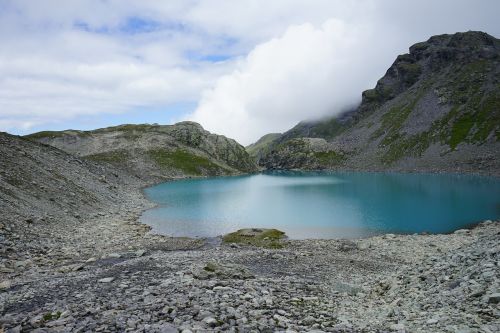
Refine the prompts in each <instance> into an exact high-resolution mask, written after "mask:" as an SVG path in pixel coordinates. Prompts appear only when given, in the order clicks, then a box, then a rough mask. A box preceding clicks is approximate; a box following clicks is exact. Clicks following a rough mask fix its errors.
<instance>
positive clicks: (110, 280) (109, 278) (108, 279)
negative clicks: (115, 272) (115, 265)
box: [98, 277, 115, 283]
mask: <svg viewBox="0 0 500 333" xmlns="http://www.w3.org/2000/svg"><path fill="white" fill-rule="evenodd" d="M114 280H115V278H114V277H107V278H103V279H100V280H98V282H101V283H110V282H113V281H114Z"/></svg>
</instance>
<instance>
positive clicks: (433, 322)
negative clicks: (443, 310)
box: [426, 318, 439, 325]
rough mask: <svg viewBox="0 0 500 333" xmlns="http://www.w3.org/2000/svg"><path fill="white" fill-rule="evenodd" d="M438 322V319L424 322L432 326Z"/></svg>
mask: <svg viewBox="0 0 500 333" xmlns="http://www.w3.org/2000/svg"><path fill="white" fill-rule="evenodd" d="M438 322H439V319H437V318H431V319H429V320H427V321H426V323H427V325H434V324H437V323H438Z"/></svg>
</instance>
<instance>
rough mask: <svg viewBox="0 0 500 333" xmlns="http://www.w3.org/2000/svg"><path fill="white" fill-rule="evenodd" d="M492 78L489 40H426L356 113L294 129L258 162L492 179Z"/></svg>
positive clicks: (497, 102) (497, 92)
mask: <svg viewBox="0 0 500 333" xmlns="http://www.w3.org/2000/svg"><path fill="white" fill-rule="evenodd" d="M499 77H500V40H498V39H497V38H494V37H492V36H490V35H488V34H486V33H483V32H465V33H456V34H453V35H439V36H434V37H431V38H430V39H429V40H428V41H426V42H422V43H418V44H415V45H413V46H411V47H410V53H408V54H403V55H400V56H398V57H397V59H396V61H395V62H394V63H393V64H392V66H391V67H390V68H389V69H388V70H387V73H386V74H385V75H384V77H382V78H381V79H380V80H379V81H378V82H377V85H376V87H375V88H374V89H371V90H367V91H365V92H363V94H362V102H361V104H360V105H359V107H357V108H356V109H354V110H350V111H348V112H344V113H343V114H342V115H341V116H337V117H334V118H330V119H327V120H322V121H316V122H302V123H300V124H298V125H297V126H296V127H295V128H293V129H291V130H290V131H288V132H286V133H284V134H283V135H282V136H280V137H278V138H275V139H274V140H273V141H272V142H271V143H269V144H268V147H267V148H266V150H267V151H268V153H267V154H266V155H265V156H263V157H261V158H260V160H259V163H260V164H261V166H263V167H266V168H269V169H290V168H302V169H351V170H353V169H354V170H356V169H364V170H404V171H454V172H477V173H487V174H497V175H498V174H500V142H499V139H500V80H499ZM304 138H316V139H318V138H319V139H324V141H322V140H316V143H317V144H316V143H314V142H312V141H311V140H310V139H304ZM325 141H326V143H327V144H326V145H325ZM299 145H302V146H303V149H299V147H298V146H299ZM318 152H320V154H319V155H318Z"/></svg>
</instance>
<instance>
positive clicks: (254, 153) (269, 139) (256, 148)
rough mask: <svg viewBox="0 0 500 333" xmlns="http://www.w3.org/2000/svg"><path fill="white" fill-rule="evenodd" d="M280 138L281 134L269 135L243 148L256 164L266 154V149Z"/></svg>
mask: <svg viewBox="0 0 500 333" xmlns="http://www.w3.org/2000/svg"><path fill="white" fill-rule="evenodd" d="M279 137H281V133H269V134H266V135H264V136H263V137H262V138H260V139H259V140H257V142H255V143H252V144H251V145H248V146H246V147H245V149H246V151H247V153H248V154H249V155H250V157H251V158H252V159H253V160H254V161H256V162H258V161H259V160H260V159H261V157H263V156H264V155H266V154H267V153H268V148H269V147H270V146H271V144H272V143H273V141H274V140H276V139H277V138H279Z"/></svg>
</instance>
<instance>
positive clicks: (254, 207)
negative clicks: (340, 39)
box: [140, 171, 500, 239]
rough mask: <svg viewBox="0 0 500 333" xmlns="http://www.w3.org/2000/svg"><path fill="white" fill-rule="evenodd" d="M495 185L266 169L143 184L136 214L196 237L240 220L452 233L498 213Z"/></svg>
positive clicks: (352, 234)
mask: <svg viewBox="0 0 500 333" xmlns="http://www.w3.org/2000/svg"><path fill="white" fill-rule="evenodd" d="M179 181H180V182H179ZM499 186H500V182H498V179H497V178H494V177H486V176H479V175H456V174H430V173H425V174H422V173H420V174H402V173H394V172H390V173H376V174H371V173H367V172H342V171H321V172H318V171H300V172H299V171H297V172H295V171H268V172H263V173H258V174H250V175H241V176H239V177H203V178H198V179H187V180H186V179H185V180H182V181H181V179H179V180H177V179H176V180H175V181H173V182H164V183H162V184H159V185H155V186H152V187H149V188H148V189H147V190H143V194H144V195H145V196H146V198H147V199H149V200H151V201H152V202H154V203H155V207H154V208H153V209H151V210H147V211H146V212H144V213H143V214H142V216H141V220H140V221H141V222H143V223H145V224H148V225H150V226H151V227H152V230H153V232H155V233H158V234H162V235H167V236H174V237H178V236H184V237H193V238H197V239H198V238H204V237H209V238H212V237H218V236H222V235H224V234H227V233H230V232H234V231H236V230H238V229H243V228H276V229H280V230H282V231H284V232H286V233H287V235H288V236H289V237H290V238H292V239H340V238H346V239H353V238H366V237H370V236H373V235H380V234H384V233H397V234H413V233H430V234H436V233H452V232H453V231H455V230H457V229H460V228H469V227H471V226H473V225H474V224H477V223H479V222H480V221H483V220H485V219H494V218H498V217H500V216H499V215H498V213H497V212H496V211H495V204H496V203H497V201H495V199H494V198H495V197H496V196H497V195H500V192H499V191H498V190H499V189H500V187H499ZM247 193H250V194H247ZM275 198H279V199H277V200H275ZM374 198H375V199H374ZM389 202H390V204H388V203H389ZM457 202H459V203H462V204H457ZM412 205H413V206H412ZM207 207H212V208H210V209H208V208H207ZM311 207H314V210H315V211H314V212H313V211H309V210H310V209H311ZM397 207H405V208H406V209H409V210H411V211H413V213H412V215H411V216H407V213H405V211H404V210H401V209H400V208H399V209H398V208H397ZM418 207H427V209H426V210H425V212H424V211H421V210H419V208H418ZM207 209H208V210H207ZM205 210H207V211H205ZM260 211H263V212H265V213H264V214H262V213H260ZM184 221H185V222H184ZM285 221H286V222H285ZM400 221H404V223H402V222H400ZM205 226H209V227H205Z"/></svg>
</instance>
